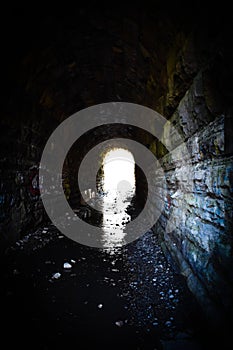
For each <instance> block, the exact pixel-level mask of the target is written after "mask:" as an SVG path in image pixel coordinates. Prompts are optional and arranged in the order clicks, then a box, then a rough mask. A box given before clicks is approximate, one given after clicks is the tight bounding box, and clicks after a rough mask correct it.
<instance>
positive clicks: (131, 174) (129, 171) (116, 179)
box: [103, 148, 135, 192]
mask: <svg viewBox="0 0 233 350" xmlns="http://www.w3.org/2000/svg"><path fill="white" fill-rule="evenodd" d="M103 170H104V184H103V189H104V191H106V192H108V191H115V190H119V189H122V188H123V190H126V189H127V190H133V191H134V190H135V162H134V157H133V155H132V153H131V152H129V151H127V150H125V149H123V148H117V149H113V150H111V151H109V152H108V153H107V154H106V156H105V157H104V160H103Z"/></svg>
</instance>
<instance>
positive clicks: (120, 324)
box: [115, 321, 124, 327]
mask: <svg viewBox="0 0 233 350" xmlns="http://www.w3.org/2000/svg"><path fill="white" fill-rule="evenodd" d="M115 325H116V326H117V327H122V326H123V325H124V322H123V321H116V322H115Z"/></svg>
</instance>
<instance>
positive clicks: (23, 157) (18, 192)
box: [0, 112, 49, 252]
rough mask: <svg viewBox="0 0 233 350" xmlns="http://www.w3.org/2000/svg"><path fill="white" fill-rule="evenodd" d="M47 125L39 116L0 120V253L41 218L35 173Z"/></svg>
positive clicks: (37, 169)
mask: <svg viewBox="0 0 233 350" xmlns="http://www.w3.org/2000/svg"><path fill="white" fill-rule="evenodd" d="M12 114H13V112H12ZM48 125H49V123H47V125H46V124H45V120H43V118H42V116H41V118H40V119H36V118H31V117H28V116H27V120H22V119H21V120H20V119H18V120H17V118H14V117H13V118H12V117H11V118H10V117H8V118H6V117H5V118H4V117H3V118H2V120H1V126H0V128H1V156H0V164H1V167H0V232H1V236H0V247H1V252H2V251H4V249H5V248H6V247H7V246H8V245H9V244H11V243H12V242H15V241H16V240H17V239H20V238H21V237H22V236H24V235H25V234H27V233H28V232H30V230H31V229H33V228H35V227H36V226H37V225H39V224H40V223H41V221H42V219H43V218H44V210H43V206H42V202H41V200H40V192H39V182H38V172H39V162H40V157H41V153H42V149H43V147H44V144H45V141H46V137H47V132H48Z"/></svg>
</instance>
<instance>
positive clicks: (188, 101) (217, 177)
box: [155, 71, 233, 322]
mask: <svg viewBox="0 0 233 350" xmlns="http://www.w3.org/2000/svg"><path fill="white" fill-rule="evenodd" d="M205 76H206V72H205V71H204V72H203V71H202V72H199V73H198V74H197V76H196V77H195V79H194V81H193V84H192V85H191V87H190V88H189V89H188V91H187V92H186V94H185V96H184V97H183V99H182V100H181V101H180V103H179V106H178V108H177V109H176V111H175V113H174V114H173V115H172V117H171V119H170V122H171V124H168V125H167V127H165V130H164V140H165V141H166V142H168V143H169V145H170V147H172V148H173V151H172V152H170V153H168V154H166V155H164V156H163V157H162V158H161V159H160V162H161V165H162V167H163V169H164V171H165V176H166V179H167V181H166V185H164V186H163V187H160V188H159V191H158V194H157V195H158V196H159V197H162V198H163V199H164V202H165V206H164V210H163V213H162V215H161V217H160V219H159V221H158V222H157V223H156V225H155V230H156V232H158V234H159V237H160V241H161V244H162V246H163V248H164V250H165V251H166V252H167V253H169V255H171V256H172V258H173V260H174V261H175V263H176V265H177V266H178V267H179V269H180V271H181V272H182V273H183V274H184V275H185V276H186V277H187V283H188V286H189V287H190V289H191V291H192V292H193V293H194V294H195V295H196V296H197V298H198V300H199V301H200V303H201V304H202V306H203V308H204V310H205V311H206V313H207V315H208V317H209V318H210V320H211V321H217V320H221V321H220V322H222V320H223V319H226V318H231V317H232V315H231V314H230V312H228V311H229V310H232V281H233V279H232V277H233V274H232V270H231V267H232V209H233V200H232V192H233V162H232V160H233V157H232V155H231V154H226V150H225V147H224V146H225V144H224V143H225V142H224V141H225V132H224V130H225V121H226V118H227V117H226V115H224V112H223V113H222V114H221V113H219V114H218V113H213V109H211V108H210V107H209V104H210V102H209V95H210V93H209V94H207V91H208V86H207V84H206V80H205ZM171 125H173V126H175V127H176V128H177V130H179V132H180V135H182V136H183V142H182V143H180V142H179V143H178V140H177V139H176V138H175V137H174V135H173V134H172V129H171ZM185 148H187V150H188V153H187V152H186V153H185V152H184V149H185ZM158 179H159V178H158ZM161 183H162V182H161ZM158 186H159V185H158ZM155 205H156V204H155ZM171 218H172V219H171ZM171 220H172V222H170V221H171ZM212 316H214V317H212Z"/></svg>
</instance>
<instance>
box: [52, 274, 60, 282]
mask: <svg viewBox="0 0 233 350" xmlns="http://www.w3.org/2000/svg"><path fill="white" fill-rule="evenodd" d="M60 277H61V274H60V272H56V273H54V274H53V276H52V278H53V279H55V280H58V278H60Z"/></svg>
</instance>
